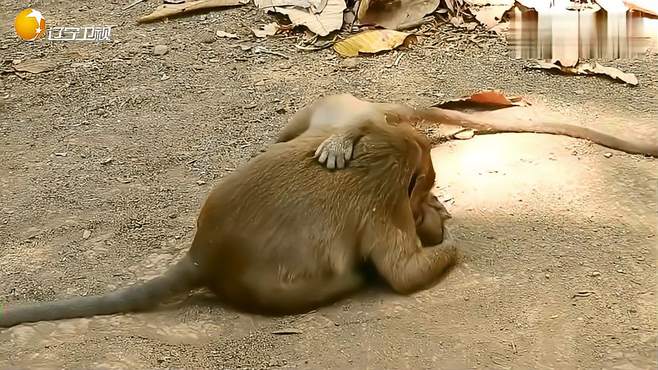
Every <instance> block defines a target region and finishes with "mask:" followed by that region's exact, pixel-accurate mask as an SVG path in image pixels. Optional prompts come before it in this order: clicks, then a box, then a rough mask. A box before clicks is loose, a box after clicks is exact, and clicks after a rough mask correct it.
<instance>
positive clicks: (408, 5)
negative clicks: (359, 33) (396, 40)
mask: <svg viewBox="0 0 658 370" xmlns="http://www.w3.org/2000/svg"><path fill="white" fill-rule="evenodd" d="M440 2H441V0H406V1H397V2H394V1H390V0H361V3H360V5H359V10H358V12H357V19H358V20H359V23H361V24H376V25H378V26H382V27H384V28H389V29H398V28H400V26H402V25H405V24H410V23H415V22H418V21H420V20H421V19H423V17H424V16H425V15H427V14H430V13H432V12H434V11H435V10H436V9H437V8H438V7H439V3H440Z"/></svg>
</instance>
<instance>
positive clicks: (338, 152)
mask: <svg viewBox="0 0 658 370" xmlns="http://www.w3.org/2000/svg"><path fill="white" fill-rule="evenodd" d="M423 121H424V122H428V123H436V124H444V123H446V122H459V125H460V126H462V127H466V128H470V129H473V130H474V131H475V132H476V133H477V134H492V133H502V132H534V133H544V134H556V135H566V136H570V137H574V138H580V139H586V140H590V141H592V142H594V143H597V144H599V145H603V146H606V147H608V148H612V149H617V150H621V151H624V152H627V153H632V154H645V155H650V156H653V157H658V143H655V142H653V143H647V142H641V141H637V140H627V139H621V138H617V137H614V136H612V135H608V134H605V133H602V132H599V131H596V130H593V129H590V128H586V127H582V126H578V125H572V124H568V123H559V122H532V121H524V122H523V124H521V123H519V122H513V121H505V120H499V121H497V122H490V121H487V122H484V121H480V120H478V114H477V113H473V114H464V113H462V112H459V111H453V110H448V109H440V108H433V107H430V108H422V109H415V108H412V107H410V106H408V105H405V104H394V103H373V102H369V101H365V100H361V99H358V98H356V97H354V96H353V95H351V94H338V95H329V96H325V97H322V98H320V99H318V100H316V101H314V102H312V103H310V104H308V105H307V106H305V107H304V108H302V109H301V110H300V111H298V112H297V113H295V114H294V115H293V116H292V117H291V118H290V120H289V123H288V126H287V127H286V128H284V130H283V131H282V132H281V133H280V135H279V137H278V141H287V140H290V139H292V138H293V137H296V136H297V135H300V134H301V133H303V132H307V131H308V132H315V131H316V130H318V129H322V130H326V129H330V130H331V132H333V135H332V136H331V137H329V138H327V140H325V141H324V142H323V143H322V144H321V145H320V146H319V147H318V149H317V152H316V156H317V157H318V159H319V161H320V162H321V163H326V166H327V167H328V168H331V169H333V168H343V167H344V166H345V163H346V161H349V160H350V158H352V146H353V144H354V143H355V142H356V141H357V140H358V139H359V137H361V136H362V135H363V128H364V127H369V126H372V125H386V124H392V125H397V124H400V123H408V124H417V123H418V122H423Z"/></svg>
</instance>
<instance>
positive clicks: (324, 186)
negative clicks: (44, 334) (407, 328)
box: [0, 125, 457, 327]
mask: <svg viewBox="0 0 658 370" xmlns="http://www.w3.org/2000/svg"><path fill="white" fill-rule="evenodd" d="M364 130H365V131H364V132H365V136H363V137H362V138H361V140H359V142H358V143H357V144H356V145H355V147H354V149H355V153H356V154H357V157H356V158H355V159H354V160H353V161H352V162H351V165H350V167H349V168H347V169H345V170H342V171H337V172H332V171H328V170H327V169H326V168H324V166H322V165H320V164H319V163H317V160H316V159H315V158H314V152H315V150H316V148H317V147H318V146H319V145H320V143H322V142H323V141H324V140H325V139H326V138H327V135H328V134H327V133H323V134H318V135H311V134H306V135H304V136H303V137H299V138H297V139H295V140H292V141H290V142H286V143H278V144H273V145H272V146H271V147H270V148H269V150H268V151H266V152H264V153H262V154H260V155H259V156H257V157H255V158H253V159H252V160H251V161H250V162H248V163H247V164H246V165H245V166H244V167H242V168H240V169H239V170H237V171H235V172H233V173H232V174H231V175H229V176H227V177H226V178H224V179H223V181H222V182H221V183H220V184H218V185H217V186H216V187H215V188H214V189H213V190H212V191H211V193H210V194H209V195H208V198H207V199H206V201H205V203H204V205H203V207H202V209H201V211H200V214H199V217H198V220H197V231H196V234H195V237H194V241H193V243H192V246H191V248H190V250H189V252H188V253H187V254H186V255H185V257H184V258H183V259H182V260H181V261H179V262H178V263H176V264H175V265H174V266H173V267H171V268H170V269H169V270H168V271H167V272H166V273H165V274H164V275H162V276H161V277H158V278H155V279H153V280H150V281H147V282H145V283H139V284H135V285H133V286H131V287H127V288H123V289H120V290H117V291H114V292H111V293H108V294H105V295H99V296H89V297H77V298H71V299H66V300H61V301H55V302H50V303H37V304H30V305H25V306H18V307H16V308H11V309H5V310H3V311H2V313H1V314H0V327H8V326H13V325H16V324H20V323H23V322H34V321H41V320H56V319H65V318H74V317H88V316H93V315H105V314H113V313H119V312H130V311H139V310H145V309H149V308H152V307H154V306H156V305H157V304H158V303H160V302H162V301H163V300H165V299H168V298H171V297H174V296H175V295H177V294H181V293H185V292H188V291H190V290H191V289H194V288H197V287H208V288H210V289H211V290H212V291H213V292H215V293H216V294H217V295H218V296H219V297H220V298H221V299H222V300H223V301H224V302H226V303H227V304H230V305H234V306H236V307H238V308H241V309H243V310H246V311H255V312H262V313H269V314H289V313H296V312H304V311H307V310H309V309H313V308H315V307H318V306H321V305H323V304H327V303H329V302H332V301H334V300H336V299H338V298H340V297H342V296H343V295H345V294H348V293H350V292H352V291H354V290H356V289H358V288H359V287H360V286H361V285H362V282H363V275H362V274H361V273H360V271H361V269H360V268H361V267H362V266H363V265H364V264H368V265H369V266H374V268H375V269H376V271H377V272H378V274H379V275H380V276H382V277H383V278H384V280H385V281H386V282H388V284H389V285H390V286H391V287H392V288H393V290H395V291H396V292H398V293H402V294H406V293H412V292H415V291H418V290H420V289H424V288H426V287H429V286H431V285H432V284H434V283H435V282H436V281H437V280H438V278H440V277H441V276H442V275H443V274H444V273H445V272H446V271H447V269H449V268H450V267H451V266H452V265H453V264H454V263H455V262H456V257H457V250H456V247H455V242H454V240H453V239H452V238H451V237H450V236H449V235H443V234H444V232H447V231H448V229H447V228H446V229H444V228H443V227H442V225H440V226H439V229H440V230H441V232H439V233H437V232H435V231H434V229H435V228H432V227H431V225H430V223H432V222H436V223H443V219H441V217H440V216H438V215H440V214H441V212H439V211H436V212H435V211H432V212H429V213H430V217H429V218H426V219H423V218H422V217H421V218H419V217H418V213H421V212H424V208H426V207H428V203H427V200H426V199H427V197H429V196H430V195H429V194H428V193H429V189H431V188H432V185H433V183H434V171H433V169H432V163H431V159H430V147H429V142H428V141H427V139H426V138H424V137H423V136H422V135H420V134H418V133H417V132H415V130H413V129H412V128H411V127H410V126H405V125H400V126H388V125H384V126H378V125H373V126H371V127H367V128H365V129H364ZM432 217H434V218H436V217H438V219H434V220H432V219H430V218H432ZM417 227H418V229H419V231H418V232H417V231H416V230H417ZM424 228H427V230H425V229H424ZM419 237H423V238H426V239H425V240H420V242H421V243H422V244H436V243H438V242H440V241H441V240H442V241H443V242H442V243H441V244H440V245H435V246H430V247H426V248H423V247H421V246H420V245H419ZM435 238H440V240H433V239H435Z"/></svg>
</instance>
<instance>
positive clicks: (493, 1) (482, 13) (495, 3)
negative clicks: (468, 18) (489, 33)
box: [465, 0, 514, 29]
mask: <svg viewBox="0 0 658 370" xmlns="http://www.w3.org/2000/svg"><path fill="white" fill-rule="evenodd" d="M465 1H466V3H467V4H469V5H471V6H470V8H469V10H470V11H471V14H473V15H474V16H475V19H477V20H478V22H480V23H481V24H483V25H484V26H486V27H487V29H491V28H493V27H495V26H496V25H498V23H500V21H502V19H503V15H504V14H505V12H507V11H508V10H510V9H512V7H513V6H514V0H465Z"/></svg>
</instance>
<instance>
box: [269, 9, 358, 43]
mask: <svg viewBox="0 0 658 370" xmlns="http://www.w3.org/2000/svg"><path fill="white" fill-rule="evenodd" d="M345 8H346V6H345V0H328V1H327V6H326V7H325V8H324V9H323V10H322V12H320V13H313V11H311V10H303V9H297V8H276V11H277V12H278V13H282V14H285V15H287V16H288V18H289V19H290V22H292V24H294V25H298V26H306V27H307V28H308V29H309V30H311V32H313V33H316V34H318V35H320V36H327V35H328V34H329V33H331V32H333V31H336V30H339V29H340V28H341V27H342V26H343V11H344V10H345Z"/></svg>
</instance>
